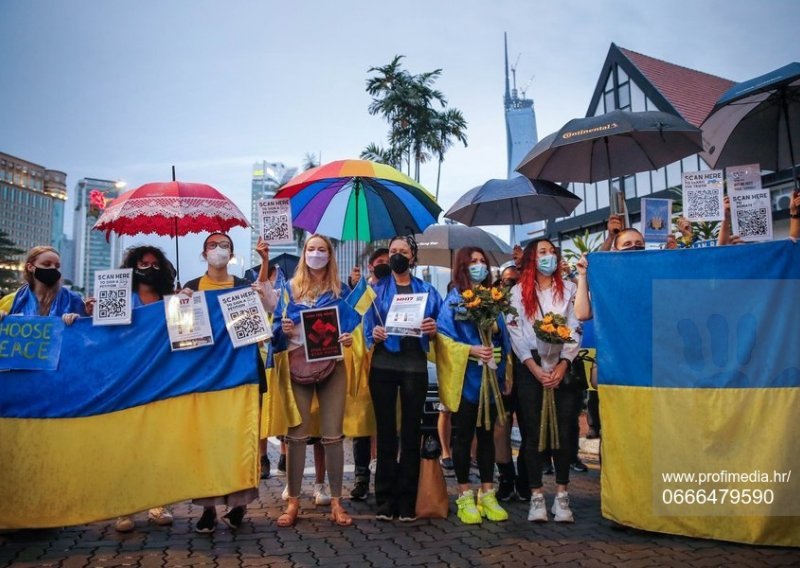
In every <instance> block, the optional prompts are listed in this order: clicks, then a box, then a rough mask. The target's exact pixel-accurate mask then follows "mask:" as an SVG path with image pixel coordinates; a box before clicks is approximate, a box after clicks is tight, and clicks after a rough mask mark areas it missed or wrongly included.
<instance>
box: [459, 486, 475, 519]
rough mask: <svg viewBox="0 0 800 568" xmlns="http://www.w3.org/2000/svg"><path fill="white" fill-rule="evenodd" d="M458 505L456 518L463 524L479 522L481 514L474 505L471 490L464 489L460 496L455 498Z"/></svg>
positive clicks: (473, 496) (473, 495)
mask: <svg viewBox="0 0 800 568" xmlns="http://www.w3.org/2000/svg"><path fill="white" fill-rule="evenodd" d="M456 505H457V506H458V518H459V519H461V522H462V523H464V524H465V525H478V524H480V523H481V514H480V513H479V512H478V508H477V507H476V506H475V494H474V493H473V492H472V490H471V489H470V490H467V491H464V493H462V494H461V497H459V498H458V499H456Z"/></svg>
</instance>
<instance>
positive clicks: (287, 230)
mask: <svg viewBox="0 0 800 568" xmlns="http://www.w3.org/2000/svg"><path fill="white" fill-rule="evenodd" d="M258 217H259V219H260V222H261V223H260V226H261V233H260V234H261V238H262V239H264V240H265V241H267V242H268V243H269V244H271V245H282V244H292V243H294V231H293V230H292V207H291V204H290V203H289V200H288V199H262V200H260V201H259V202H258Z"/></svg>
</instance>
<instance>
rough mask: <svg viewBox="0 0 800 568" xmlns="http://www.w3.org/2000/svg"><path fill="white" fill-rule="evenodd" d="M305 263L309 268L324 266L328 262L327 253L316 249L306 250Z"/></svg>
mask: <svg viewBox="0 0 800 568" xmlns="http://www.w3.org/2000/svg"><path fill="white" fill-rule="evenodd" d="M306 264H307V265H308V267H309V268H313V269H315V270H317V269H319V268H325V266H327V264H328V253H327V252H320V251H316V250H310V251H307V252H306Z"/></svg>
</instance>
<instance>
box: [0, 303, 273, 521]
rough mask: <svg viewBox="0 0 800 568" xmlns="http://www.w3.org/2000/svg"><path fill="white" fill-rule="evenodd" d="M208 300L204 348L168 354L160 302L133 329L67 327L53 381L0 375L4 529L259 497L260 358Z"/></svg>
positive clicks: (43, 374) (47, 375)
mask: <svg viewBox="0 0 800 568" xmlns="http://www.w3.org/2000/svg"><path fill="white" fill-rule="evenodd" d="M206 294H207V295H208V296H209V298H208V302H207V304H208V308H209V312H210V318H211V322H212V327H213V331H214V344H213V345H211V346H206V347H201V348H197V349H193V350H190V351H181V352H174V353H172V352H170V348H169V339H168V336H167V330H166V325H165V321H164V306H163V304H162V303H161V302H158V303H156V304H152V305H149V306H145V307H141V308H136V309H135V310H134V313H133V323H132V324H131V325H129V326H113V327H112V326H100V327H93V326H92V323H91V319H89V318H82V319H79V320H78V321H77V322H75V324H73V325H72V326H71V327H67V328H66V329H65V330H64V332H63V336H62V349H61V358H60V361H59V368H58V370H56V371H9V372H4V373H0V383H2V386H0V464H2V466H0V467H1V468H2V474H0V503H2V505H1V506H0V528H2V529H8V528H41V527H57V526H64V525H74V524H80V523H86V522H91V521H97V520H102V519H108V518H113V517H116V516H118V515H126V514H130V513H135V512H138V511H143V510H146V509H148V508H150V507H156V506H160V505H165V504H169V503H173V502H177V501H182V500H185V499H190V498H199V497H212V496H216V495H225V494H227V493H231V492H234V491H238V490H242V489H247V488H250V487H256V486H257V485H258V457H259V453H258V373H257V372H256V371H257V370H256V349H257V347H256V346H255V345H250V346H246V347H241V348H239V349H233V346H232V345H231V342H230V339H229V337H228V333H227V331H226V330H225V325H224V322H223V318H222V314H221V312H220V307H219V302H217V300H216V297H215V296H216V294H217V293H215V292H206ZM13 317H14V316H9V317H7V318H6V319H5V320H4V321H6V322H8V321H10V320H12V319H13Z"/></svg>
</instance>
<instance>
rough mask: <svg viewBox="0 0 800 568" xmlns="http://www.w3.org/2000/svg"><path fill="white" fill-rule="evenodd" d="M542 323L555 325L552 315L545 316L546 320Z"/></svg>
mask: <svg viewBox="0 0 800 568" xmlns="http://www.w3.org/2000/svg"><path fill="white" fill-rule="evenodd" d="M542 323H553V316H551V315H550V314H547V315H546V316H544V319H543V320H542Z"/></svg>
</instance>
